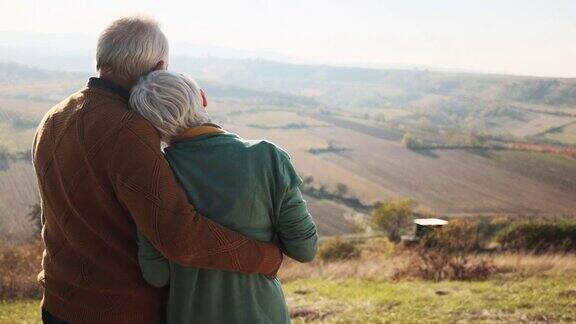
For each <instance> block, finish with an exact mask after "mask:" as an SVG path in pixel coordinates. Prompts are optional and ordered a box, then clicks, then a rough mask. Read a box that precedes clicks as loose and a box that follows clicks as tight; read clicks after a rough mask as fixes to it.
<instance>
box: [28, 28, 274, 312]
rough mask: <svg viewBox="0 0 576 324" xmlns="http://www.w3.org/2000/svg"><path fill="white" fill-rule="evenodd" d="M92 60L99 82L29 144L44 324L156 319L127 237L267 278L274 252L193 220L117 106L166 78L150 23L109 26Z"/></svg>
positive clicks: (162, 51)
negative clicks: (146, 79)
mask: <svg viewBox="0 0 576 324" xmlns="http://www.w3.org/2000/svg"><path fill="white" fill-rule="evenodd" d="M96 62H97V69H98V71H99V74H100V76H99V78H90V80H89V82H88V85H87V86H86V88H84V89H82V90H80V91H79V92H77V93H75V94H73V95H72V96H70V97H69V98H67V99H65V100H64V101H62V102H61V103H59V104H57V105H56V106H55V107H54V108H52V109H51V110H50V111H49V112H48V113H47V114H46V116H45V117H44V118H43V120H42V122H41V123H40V126H39V128H38V130H37V133H36V136H35V140H34V148H33V160H34V167H35V169H36V174H37V177H38V183H39V186H40V194H41V198H42V219H43V229H42V236H43V239H44V243H45V245H46V250H45V251H44V255H43V260H42V268H43V270H42V271H41V272H40V274H39V276H38V279H39V281H40V283H41V284H42V285H43V286H44V297H43V300H42V309H43V314H42V315H43V320H44V322H45V323H66V322H69V323H159V322H163V321H164V314H163V312H164V307H165V305H164V301H165V299H166V295H165V290H162V289H157V288H154V287H152V286H150V285H148V284H147V283H146V282H145V281H144V279H143V278H142V275H141V273H140V268H139V266H138V258H137V243H136V242H137V241H136V237H137V234H136V233H137V232H136V228H137V227H138V229H139V230H140V231H141V232H142V233H143V235H145V236H146V237H147V238H148V239H149V240H150V242H151V244H152V245H153V246H154V247H155V248H156V249H158V251H160V252H161V253H162V255H164V256H165V257H167V258H168V259H170V260H173V261H174V262H176V263H178V264H181V265H187V266H195V267H201V268H208V269H220V270H228V271H236V272H240V273H245V274H253V273H260V274H265V275H267V276H275V274H276V272H277V270H278V268H279V266H280V263H281V260H282V254H281V252H280V250H279V249H278V248H277V247H276V246H274V245H272V244H268V243H262V242H259V241H257V240H254V239H251V238H248V237H246V236H243V235H240V234H237V233H235V232H232V231H230V230H227V229H225V228H224V227H222V226H220V225H219V224H217V223H215V222H213V221H210V220H209V219H207V218H204V217H203V216H201V215H199V214H198V213H197V212H196V211H195V209H194V208H193V207H192V206H191V205H190V204H189V202H188V199H187V197H186V195H185V194H184V192H183V191H182V189H180V187H179V186H178V185H177V183H176V180H175V178H174V175H173V173H172V171H171V169H170V167H169V165H168V163H167V162H166V160H165V159H164V156H163V155H162V154H161V152H160V136H159V134H158V132H157V130H156V129H155V128H154V127H152V125H150V123H149V122H148V121H146V120H145V119H143V118H142V117H140V116H139V115H138V114H137V113H135V112H133V111H131V110H130V109H129V107H128V99H129V93H130V89H131V88H132V87H133V86H134V85H135V83H136V81H137V80H138V79H139V78H140V77H141V76H143V75H146V74H147V73H149V72H151V71H154V70H162V69H166V66H167V62H168V42H167V40H166V37H165V36H164V34H163V33H162V31H161V30H160V29H159V27H158V25H157V24H156V23H155V22H154V21H151V20H149V19H145V18H124V19H120V20H117V21H115V22H113V23H112V24H111V25H110V26H109V27H108V28H106V29H105V30H104V32H103V33H102V34H101V36H100V38H99V40H98V47H97V54H96Z"/></svg>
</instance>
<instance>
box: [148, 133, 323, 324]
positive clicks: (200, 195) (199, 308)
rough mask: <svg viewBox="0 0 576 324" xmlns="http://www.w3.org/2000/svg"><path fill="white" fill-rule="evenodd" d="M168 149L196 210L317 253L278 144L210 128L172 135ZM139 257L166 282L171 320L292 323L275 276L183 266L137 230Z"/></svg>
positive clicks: (151, 277) (301, 256)
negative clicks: (205, 131) (183, 135)
mask: <svg viewBox="0 0 576 324" xmlns="http://www.w3.org/2000/svg"><path fill="white" fill-rule="evenodd" d="M204 127H205V126H204ZM165 153H166V158H167V160H168V162H169V163H170V166H171V167H172V170H173V171H174V174H175V175H176V178H177V179H178V180H179V182H180V185H181V186H182V187H183V188H184V190H185V191H186V193H187V195H188V199H189V200H190V201H191V203H193V205H194V206H196V208H197V209H198V212H200V213H201V214H203V215H206V217H208V218H211V219H212V220H214V221H216V222H218V223H220V224H222V225H224V226H226V227H227V228H229V229H232V230H234V231H237V232H239V233H242V234H244V235H247V236H251V237H253V238H256V239H258V240H261V241H273V240H274V241H276V242H278V244H279V245H280V246H281V247H282V250H283V251H284V253H285V254H286V255H287V256H289V257H291V258H293V259H295V260H297V261H300V262H309V261H311V260H312V259H313V258H314V256H315V254H316V250H317V246H318V236H317V231H316V225H315V224H314V222H313V221H312V218H311V216H310V213H309V212H308V209H307V207H306V203H305V201H304V200H303V199H302V194H301V193H300V189H299V186H300V184H301V182H302V181H301V179H300V178H299V177H298V175H297V173H296V171H295V170H294V168H293V166H292V164H291V163H290V157H289V156H288V154H287V153H285V152H284V151H283V150H281V149H280V148H278V147H277V146H275V145H274V144H272V143H269V142H266V141H248V140H244V139H242V138H240V137H238V136H237V135H235V134H231V133H211V134H203V135H200V136H194V137H192V138H188V139H184V140H181V141H179V142H176V143H175V144H173V145H172V146H170V147H168V148H166V150H165ZM139 262H140V267H141V269H142V274H143V276H144V278H145V279H146V281H148V282H149V283H150V284H151V285H153V286H157V287H161V286H165V285H167V284H169V285H170V294H169V300H168V307H167V318H168V323H169V324H174V323H186V324H189V323H236V324H240V323H247V324H248V323H250V324H255V323H289V322H290V317H289V314H288V310H287V307H286V301H285V299H284V294H283V293H282V287H281V286H280V281H279V280H278V279H269V278H267V277H265V276H263V275H259V274H253V275H243V274H240V273H235V272H227V271H221V270H211V269H200V268H191V267H184V266H181V265H178V264H176V263H174V262H171V261H169V260H166V259H165V258H164V257H163V256H162V255H161V254H160V253H159V252H158V251H157V250H156V249H155V248H154V247H153V246H152V245H151V244H150V242H149V241H148V240H147V239H146V238H145V237H143V236H142V235H141V234H139ZM240 262H241V260H240Z"/></svg>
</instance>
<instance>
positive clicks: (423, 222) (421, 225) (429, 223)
mask: <svg viewBox="0 0 576 324" xmlns="http://www.w3.org/2000/svg"><path fill="white" fill-rule="evenodd" d="M414 224H416V235H415V236H414V238H415V239H416V240H420V239H422V238H423V237H424V236H425V235H426V234H427V233H430V232H431V231H434V230H436V229H438V228H440V227H442V226H444V225H446V224H448V221H446V220H443V219H439V218H417V219H415V220H414Z"/></svg>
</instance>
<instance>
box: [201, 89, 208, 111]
mask: <svg viewBox="0 0 576 324" xmlns="http://www.w3.org/2000/svg"><path fill="white" fill-rule="evenodd" d="M200 96H202V107H204V111H206V107H208V97H207V96H206V92H204V90H203V89H200Z"/></svg>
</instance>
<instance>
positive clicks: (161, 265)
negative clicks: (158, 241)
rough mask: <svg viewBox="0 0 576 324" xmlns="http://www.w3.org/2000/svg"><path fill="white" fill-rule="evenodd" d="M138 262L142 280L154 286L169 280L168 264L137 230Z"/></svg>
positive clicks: (166, 282)
mask: <svg viewBox="0 0 576 324" xmlns="http://www.w3.org/2000/svg"><path fill="white" fill-rule="evenodd" d="M138 263H139V264H140V271H141V272H142V276H143V277H144V280H146V282H148V283H149V284H150V285H152V286H154V287H158V288H160V287H164V286H166V285H167V284H168V282H169V281H170V264H169V262H168V259H166V258H165V257H164V256H163V255H162V253H160V252H158V250H156V248H155V247H154V246H153V245H152V244H151V243H150V241H148V239H147V238H146V237H145V236H144V235H142V233H141V232H140V231H138Z"/></svg>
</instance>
